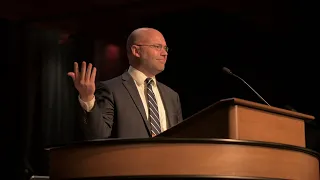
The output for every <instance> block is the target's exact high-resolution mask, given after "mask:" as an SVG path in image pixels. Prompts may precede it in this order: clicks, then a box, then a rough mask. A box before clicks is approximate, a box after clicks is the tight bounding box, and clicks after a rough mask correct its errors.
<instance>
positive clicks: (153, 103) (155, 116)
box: [146, 78, 161, 136]
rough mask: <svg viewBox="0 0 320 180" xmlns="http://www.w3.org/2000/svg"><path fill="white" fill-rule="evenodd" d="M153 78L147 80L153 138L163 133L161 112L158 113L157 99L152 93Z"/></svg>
mask: <svg viewBox="0 0 320 180" xmlns="http://www.w3.org/2000/svg"><path fill="white" fill-rule="evenodd" d="M152 82H153V80H152V78H147V79H146V83H147V100H148V107H149V121H150V123H151V132H152V136H155V135H158V134H160V132H161V127H160V118H159V111H158V104H157V100H156V97H155V95H154V93H153V91H152V85H151V84H152Z"/></svg>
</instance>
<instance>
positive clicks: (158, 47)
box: [135, 44, 169, 52]
mask: <svg viewBox="0 0 320 180" xmlns="http://www.w3.org/2000/svg"><path fill="white" fill-rule="evenodd" d="M135 45H136V46H148V47H152V48H155V49H156V50H158V51H161V50H162V48H164V50H165V51H166V52H168V51H169V48H168V46H162V45H161V44H154V45H146V44H135Z"/></svg>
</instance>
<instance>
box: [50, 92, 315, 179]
mask: <svg viewBox="0 0 320 180" xmlns="http://www.w3.org/2000/svg"><path fill="white" fill-rule="evenodd" d="M313 119H314V117H313V116H309V115H305V114H301V113H297V112H292V111H287V110H283V109H279V108H275V107H269V106H266V105H262V104H258V103H254V102H250V101H246V100H241V99H237V98H232V99H225V100H221V101H219V102H217V103H215V104H213V105H211V106H209V107H208V108H206V109H204V110H202V111H200V112H199V113H196V114H195V115H193V116H191V117H190V118H188V119H186V120H185V121H184V122H182V123H180V124H178V125H176V126H174V127H172V128H171V129H169V130H167V131H165V132H163V133H161V134H160V135H158V136H156V137H154V138H147V139H108V140H96V141H88V142H79V143H74V144H70V145H67V146H64V147H58V148H51V149H49V157H50V163H49V166H50V174H49V175H50V179H52V180H61V179H70V180H71V179H72V180H76V179H77V180H80V179H83V180H84V179H127V178H130V179H141V178H144V179H145V178H147V179H165V178H168V179H173V178H175V179H185V178H188V179H189V178H196V179H201V178H211V179H223V180H226V179H230V180H231V179H242V180H244V179H247V180H249V179H251V180H253V179H255V180H258V179H259V180H265V179H268V180H271V179H274V180H280V179H290V180H319V154H318V153H317V152H314V151H311V150H309V149H306V148H305V132H304V122H305V121H308V120H313Z"/></svg>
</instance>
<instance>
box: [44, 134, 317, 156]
mask: <svg viewBox="0 0 320 180" xmlns="http://www.w3.org/2000/svg"><path fill="white" fill-rule="evenodd" d="M152 144H153V145H154V144H199V145H200V144H211V145H219V144H228V145H244V146H259V147H269V148H278V149H283V150H291V151H298V152H303V153H306V154H310V155H312V156H314V157H316V158H318V159H320V154H319V153H318V152H316V151H313V150H310V149H307V148H303V147H299V146H294V145H287V144H281V143H273V142H262V141H251V140H237V139H218V138H163V137H154V138H135V139H133V138H132V139H130V138H128V139H126V138H110V139H97V140H90V141H79V142H73V143H70V144H67V145H61V146H55V147H50V148H46V150H47V151H53V152H54V151H56V150H58V151H59V150H65V149H74V148H76V149H79V150H81V149H86V148H91V147H97V146H100V147H101V146H104V147H110V146H123V145H136V146H139V145H152Z"/></svg>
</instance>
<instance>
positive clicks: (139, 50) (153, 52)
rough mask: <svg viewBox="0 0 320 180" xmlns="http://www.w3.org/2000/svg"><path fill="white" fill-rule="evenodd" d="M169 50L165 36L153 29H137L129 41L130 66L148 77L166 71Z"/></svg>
mask: <svg viewBox="0 0 320 180" xmlns="http://www.w3.org/2000/svg"><path fill="white" fill-rule="evenodd" d="M167 49H168V48H167V43H166V41H165V39H164V37H163V35H162V34H161V33H160V32H159V31H158V30H156V29H153V28H139V29H136V30H134V31H133V32H132V33H131V34H130V35H129V37H128V40H127V55H128V60H129V64H130V65H131V66H132V67H134V68H136V69H138V70H139V71H141V72H142V73H144V74H145V75H146V76H148V77H152V76H155V75H156V74H158V73H160V72H162V71H163V70H164V67H165V63H166V61H167V55H168V53H167Z"/></svg>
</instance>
